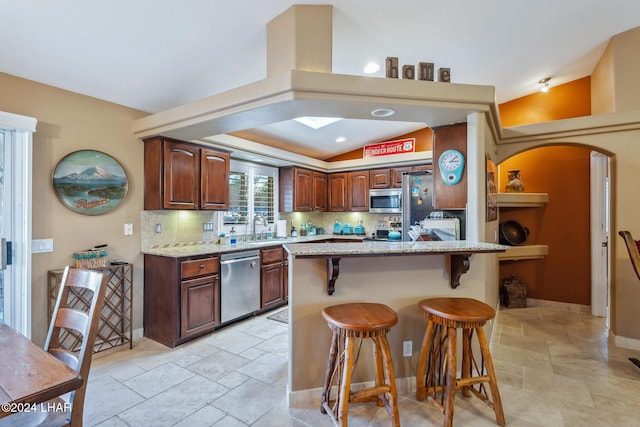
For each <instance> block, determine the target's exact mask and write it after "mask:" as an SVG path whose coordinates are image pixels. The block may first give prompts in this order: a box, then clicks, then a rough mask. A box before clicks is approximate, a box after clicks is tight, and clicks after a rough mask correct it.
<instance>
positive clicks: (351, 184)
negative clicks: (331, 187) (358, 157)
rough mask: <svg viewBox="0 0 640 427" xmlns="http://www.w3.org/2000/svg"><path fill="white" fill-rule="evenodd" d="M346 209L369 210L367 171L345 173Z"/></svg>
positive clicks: (351, 210) (355, 210)
mask: <svg viewBox="0 0 640 427" xmlns="http://www.w3.org/2000/svg"><path fill="white" fill-rule="evenodd" d="M347 211H349V212H369V171H356V172H349V174H348V175H347Z"/></svg>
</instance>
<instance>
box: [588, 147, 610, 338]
mask: <svg viewBox="0 0 640 427" xmlns="http://www.w3.org/2000/svg"><path fill="white" fill-rule="evenodd" d="M609 190H610V188H609V158H608V157H607V156H605V155H604V154H601V153H597V152H595V151H592V152H591V156H590V194H591V197H590V204H591V206H590V212H591V220H590V221H591V314H592V315H593V316H598V317H605V319H606V320H605V322H606V324H607V326H608V325H609V315H610V311H609V310H610V307H611V292H610V275H609V262H610V257H611V249H610V230H611V227H610V216H609V212H608V207H609V206H611V204H610V194H611V192H610V191H609Z"/></svg>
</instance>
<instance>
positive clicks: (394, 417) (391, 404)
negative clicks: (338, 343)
mask: <svg viewBox="0 0 640 427" xmlns="http://www.w3.org/2000/svg"><path fill="white" fill-rule="evenodd" d="M375 339H376V341H377V340H380V347H381V350H382V360H383V363H384V372H385V374H386V378H387V384H388V385H389V398H388V400H387V402H385V407H386V409H387V413H388V414H389V416H390V417H391V421H392V425H393V427H400V413H399V412H398V394H397V391H396V378H395V375H394V373H393V364H392V362H391V352H390V351H389V342H388V340H387V335H386V334H385V335H382V336H379V337H376V338H375Z"/></svg>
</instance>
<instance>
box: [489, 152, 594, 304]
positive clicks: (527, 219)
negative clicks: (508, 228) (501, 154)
mask: <svg viewBox="0 0 640 427" xmlns="http://www.w3.org/2000/svg"><path fill="white" fill-rule="evenodd" d="M589 168H590V150H588V149H586V148H581V147H570V146H553V147H543V148H536V149H534V150H530V151H527V152H525V153H522V154H520V155H518V156H514V157H513V158H511V159H509V160H506V161H504V162H503V163H502V164H501V165H500V184H499V189H500V191H504V186H505V184H506V182H507V170H510V169H520V170H521V171H522V172H521V178H522V182H523V183H524V186H525V192H528V193H548V194H549V203H548V204H547V205H546V206H545V207H540V208H524V209H523V208H519V209H514V208H501V209H500V216H499V218H500V222H501V223H502V222H505V221H507V220H515V221H517V222H519V223H520V224H522V225H523V226H525V227H527V228H528V229H529V231H530V235H529V237H528V238H527V244H545V245H548V247H549V255H548V256H547V257H546V258H544V259H541V260H529V261H516V262H502V263H500V278H501V279H503V278H507V277H510V276H512V275H513V276H516V277H518V278H519V279H520V280H522V281H523V282H525V283H527V286H528V297H529V298H535V299H541V300H547V301H560V302H568V303H574V304H583V305H590V304H591V271H590V267H589V266H590V230H589V219H590V216H589V209H590V207H589Z"/></svg>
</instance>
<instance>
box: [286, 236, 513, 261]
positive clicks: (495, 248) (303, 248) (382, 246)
mask: <svg viewBox="0 0 640 427" xmlns="http://www.w3.org/2000/svg"><path fill="white" fill-rule="evenodd" d="M284 247H285V249H286V250H287V252H288V253H289V254H291V255H294V256H297V257H330V256H366V255H402V254H472V253H483V252H485V253H490V252H504V251H506V250H507V249H508V248H509V246H504V245H497V244H494V243H484V242H473V241H468V240H454V241H447V242H433V241H430V242H422V241H420V242H375V241H374V242H372V241H364V242H362V243H312V244H311V243H298V242H288V243H286V244H285V245H284Z"/></svg>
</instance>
